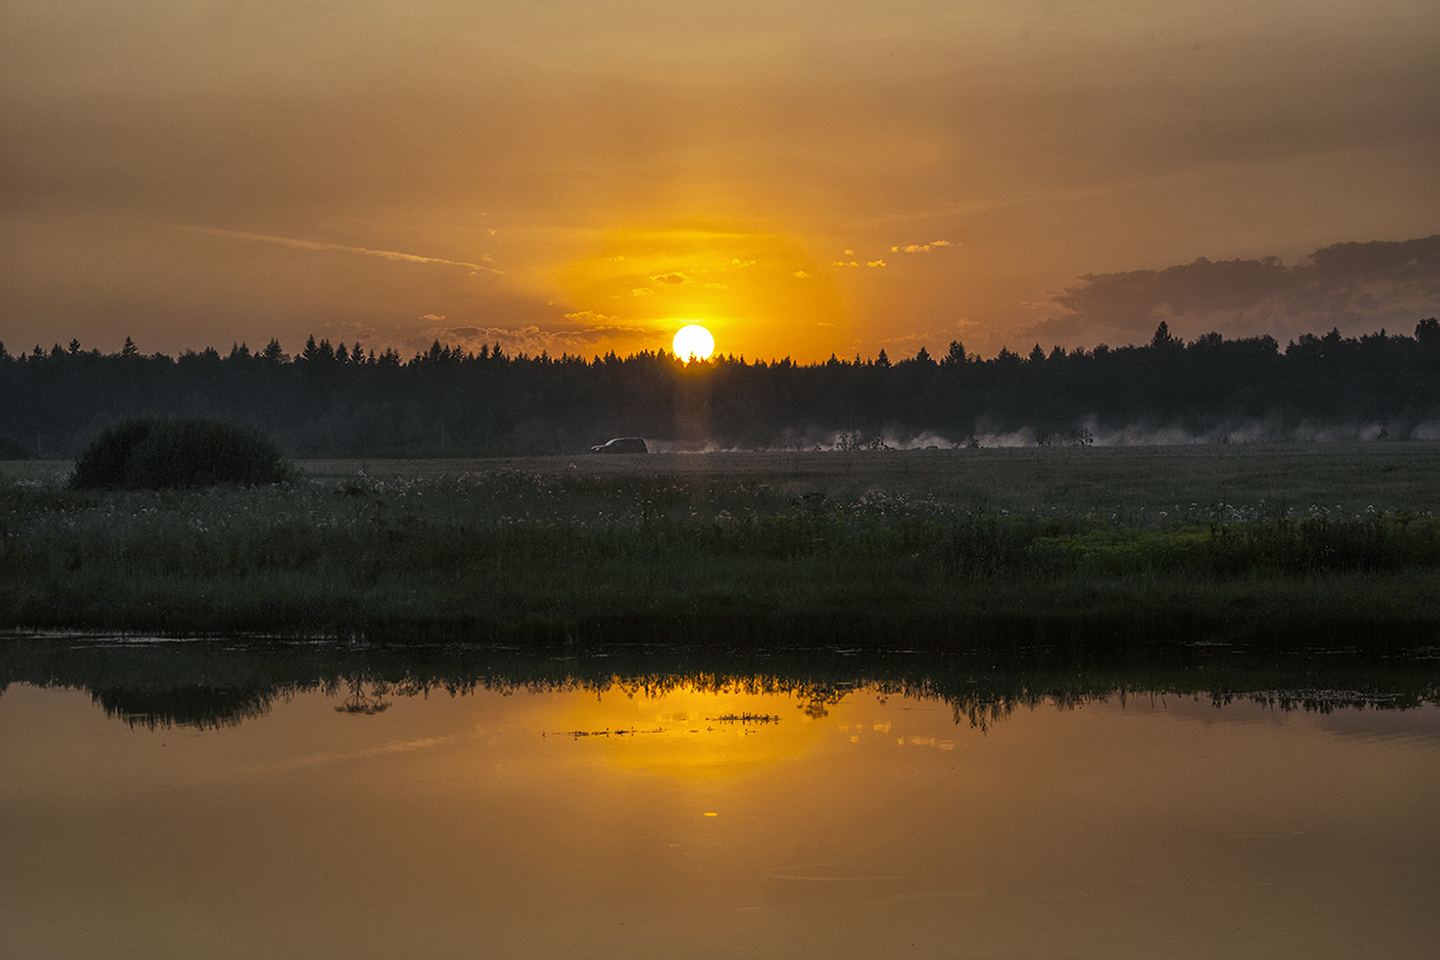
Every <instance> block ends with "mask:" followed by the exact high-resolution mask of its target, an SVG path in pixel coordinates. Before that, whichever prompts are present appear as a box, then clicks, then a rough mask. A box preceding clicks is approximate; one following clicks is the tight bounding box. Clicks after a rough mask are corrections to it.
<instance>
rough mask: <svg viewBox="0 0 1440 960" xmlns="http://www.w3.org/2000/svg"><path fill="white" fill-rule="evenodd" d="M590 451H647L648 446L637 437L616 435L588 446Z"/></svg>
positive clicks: (648, 450)
mask: <svg viewBox="0 0 1440 960" xmlns="http://www.w3.org/2000/svg"><path fill="white" fill-rule="evenodd" d="M590 452H591V453H649V452H650V448H649V447H647V446H645V441H644V440H641V439H640V438H639V437H616V438H615V439H614V440H610V441H607V442H606V443H598V444H596V445H595V446H593V447H591V448H590Z"/></svg>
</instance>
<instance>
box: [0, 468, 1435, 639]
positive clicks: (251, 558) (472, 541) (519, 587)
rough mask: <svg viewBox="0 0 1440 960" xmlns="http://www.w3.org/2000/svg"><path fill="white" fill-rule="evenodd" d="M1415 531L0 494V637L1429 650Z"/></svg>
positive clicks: (520, 478)
mask: <svg viewBox="0 0 1440 960" xmlns="http://www.w3.org/2000/svg"><path fill="white" fill-rule="evenodd" d="M1437 568H1440V520H1437V519H1436V518H1435V517H1433V516H1430V515H1429V514H1425V513H1409V512H1399V511H1394V512H1381V511H1377V510H1374V509H1367V510H1364V511H1357V512H1349V513H1347V512H1344V511H1339V510H1331V509H1328V508H1320V507H1318V506H1312V507H1310V508H1308V509H1306V510H1303V511H1301V510H1294V509H1283V510H1282V509H1277V508H1275V507H1274V506H1271V507H1268V508H1266V507H1262V506H1258V505H1257V506H1244V505H1240V506H1237V505H1233V504H1228V503H1213V504H1210V505H1206V506H1200V505H1196V504H1190V505H1189V506H1186V507H1184V508H1180V507H1178V506H1177V507H1176V508H1175V509H1174V510H1173V511H1168V510H1167V511H1158V512H1157V511H1140V512H1139V513H1129V514H1126V513H1124V512H1123V511H1116V510H1087V509H1082V508H1079V507H1076V506H1067V507H1058V508H1057V507H1056V506H1054V505H1045V504H1041V503H1035V504H1033V505H1031V506H1030V507H1029V508H1024V509H1012V508H1010V507H1005V508H999V509H996V508H992V507H989V506H986V505H983V504H976V503H974V502H973V500H963V499H959V498H955V497H943V496H930V495H926V494H924V493H887V492H885V491H882V490H877V489H866V490H863V491H861V492H858V493H855V494H854V495H849V496H847V495H840V494H835V495H832V494H830V493H826V492H822V491H813V490H812V491H809V492H802V493H797V492H796V491H795V490H794V489H793V486H787V485H784V484H774V483H770V482H767V481H766V480H765V479H764V478H763V476H761V477H754V476H710V477H705V476H676V475H666V474H661V473H649V472H632V473H624V472H621V473H605V472H601V473H588V472H584V471H581V470H578V469H568V468H567V469H563V470H558V471H550V472H542V471H527V470H515V469H498V470H491V471H487V472H476V473H465V474H454V475H437V476H431V477H424V478H414V477H405V476H392V477H388V478H377V477H373V476H369V475H366V474H363V473H356V474H353V475H351V476H348V477H344V478H340V479H331V480H306V479H300V480H294V481H291V482H287V483H282V484H274V485H270V486H262V487H238V486H223V487H209V488H203V489H177V490H159V491H140V490H117V491H93V490H76V489H69V488H66V487H65V486H64V485H62V484H59V483H56V482H53V481H46V480H29V481H20V482H12V483H9V484H6V485H4V486H0V575H3V577H0V579H3V583H0V627H4V628H21V627H72V628H90V629H121V630H160V631H172V632H203V633H236V632H253V633H270V634H296V635H319V636H377V635H380V634H383V633H386V632H387V631H388V632H389V633H391V634H396V635H401V634H412V635H416V636H447V637H449V636H455V637H473V636H483V637H501V636H518V635H526V636H539V635H562V636H563V635H568V634H576V633H586V632H592V633H593V632H599V633H606V632H613V631H619V630H630V631H641V632H646V631H649V632H664V631H667V630H672V629H681V628H683V629H688V630H695V631H699V632H700V633H701V634H703V635H714V636H717V637H723V636H729V635H731V634H733V633H734V632H735V631H737V630H738V631H739V632H740V633H741V634H747V633H748V634H754V635H759V634H765V635H767V636H769V635H778V636H781V637H784V636H791V635H800V636H821V635H833V634H837V633H839V634H845V633H847V632H854V633H857V634H866V633H867V632H868V633H869V634H872V635H874V636H890V635H894V636H901V635H904V634H906V633H907V632H908V633H913V632H915V631H921V630H923V631H927V632H928V634H927V635H935V636H943V635H949V634H955V633H964V632H965V631H967V630H970V629H971V628H973V627H974V626H975V625H976V624H979V623H982V622H994V621H997V620H1013V619H1017V618H1018V619H1020V620H1025V621H1027V622H1030V621H1039V620H1047V619H1048V620H1061V621H1064V620H1074V619H1075V618H1100V619H1106V620H1116V619H1125V618H1129V619H1130V620H1131V621H1133V622H1136V623H1161V622H1164V623H1172V624H1173V623H1181V622H1185V623H1194V624H1205V623H1209V624H1212V625H1218V626H1219V627H1221V628H1223V629H1226V630H1235V629H1241V630H1248V629H1268V626H1269V625H1275V624H1282V623H1289V624H1295V623H1308V622H1312V621H1313V622H1317V623H1319V622H1324V623H1329V624H1332V625H1334V624H1340V625H1343V626H1344V627H1345V628H1346V629H1349V628H1350V627H1351V626H1353V625H1357V624H1358V625H1365V624H1369V625H1371V626H1377V627H1378V626H1379V625H1389V626H1391V627H1398V626H1399V625H1409V626H1408V627H1407V629H1410V628H1414V629H1420V630H1422V631H1423V630H1425V629H1429V630H1431V631H1432V633H1433V630H1434V625H1435V624H1437V623H1440V596H1437V591H1436V589H1435V587H1434V583H1435V577H1434V574H1435V571H1436V570H1437Z"/></svg>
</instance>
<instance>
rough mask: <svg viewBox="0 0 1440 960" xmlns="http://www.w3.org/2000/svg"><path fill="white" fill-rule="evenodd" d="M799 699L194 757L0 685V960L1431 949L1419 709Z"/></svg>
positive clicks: (232, 735) (573, 695) (1417, 952)
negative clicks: (991, 713) (978, 711)
mask: <svg viewBox="0 0 1440 960" xmlns="http://www.w3.org/2000/svg"><path fill="white" fill-rule="evenodd" d="M827 692H829V691H827V690H826V689H821V690H817V691H812V692H810V693H807V692H805V691H799V692H792V693H789V694H782V695H761V694H754V693H746V692H743V691H739V690H731V691H728V692H721V693H714V692H700V691H696V690H695V689H693V688H684V687H682V688H679V689H671V690H669V691H657V694H658V695H656V696H653V697H652V696H649V695H647V694H646V692H645V691H644V690H643V689H637V688H619V687H612V688H611V689H609V690H606V691H605V692H603V693H598V694H597V693H596V692H595V691H594V690H572V691H562V692H540V693H527V692H523V691H522V692H515V693H512V694H508V695H507V694H503V693H499V692H492V691H485V690H480V691H476V692H472V693H469V694H467V695H464V696H458V697H451V696H449V695H447V694H445V693H438V694H437V693H435V692H432V693H431V694H430V695H429V696H428V697H397V696H394V695H390V696H388V697H382V698H380V700H381V702H388V703H389V706H388V707H387V708H386V709H384V710H382V711H379V712H373V713H369V714H366V713H352V712H346V711H343V710H339V711H337V709H336V707H337V706H343V705H344V704H345V702H346V698H345V695H344V692H343V691H342V692H341V693H340V694H339V695H336V696H326V695H324V694H322V693H304V694H297V695H294V696H292V697H291V698H289V699H288V700H285V701H283V702H280V703H277V704H276V705H275V706H274V707H273V709H272V710H271V711H270V712H269V714H268V715H266V716H264V717H261V718H258V719H253V720H247V721H245V722H244V723H242V724H240V725H238V726H232V727H225V728H222V729H219V730H215V729H211V730H204V731H201V730H197V729H194V728H189V727H179V726H175V727H160V728H157V729H155V730H150V729H147V728H145V727H143V726H141V727H132V726H129V725H127V724H125V723H121V722H116V721H115V720H112V719H107V718H106V717H105V714H104V712H103V711H102V710H101V709H100V708H98V707H97V706H95V705H94V704H93V703H92V702H91V700H90V698H89V696H87V695H86V694H84V693H81V692H74V691H62V690H47V689H39V688H36V687H32V686H28V685H24V684H17V685H13V686H11V687H10V688H9V689H8V690H6V691H5V693H4V695H3V696H0V769H3V770H4V771H6V775H5V777H4V778H3V779H0V930H3V932H0V943H3V948H0V952H3V953H4V954H5V955H6V956H10V957H17V958H19V957H38V956H52V955H54V956H70V957H87V956H106V957H131V956H134V957H142V956H143V957H171V956H174V957H179V956H185V957H212V956H215V957H221V956H237V957H239V956H245V957H253V956H270V957H292V956H293V957H302V956H303V957H330V956H335V957H339V956H345V957H351V958H353V957H382V956H383V957H396V956H436V957H441V956H497V957H498V956H506V957H665V958H673V957H717V958H718V957H782V956H783V957H803V956H827V957H890V956H916V957H967V956H977V957H982V956H983V957H991V956H1039V955H1045V956H1048V957H1124V956H1136V957H1139V956H1146V957H1149V956H1155V955H1158V954H1164V955H1166V956H1171V957H1176V956H1178V957H1188V956H1195V957H1200V956H1205V957H1213V956H1231V957H1235V956H1254V957H1267V958H1271V957H1282V956H1297V957H1298V956H1305V957H1329V956H1336V957H1338V956H1360V955H1370V956H1388V957H1422V956H1429V955H1430V952H1429V951H1430V950H1432V949H1433V947H1434V945H1435V944H1436V943H1437V942H1440V920H1437V919H1436V911H1435V910H1434V909H1433V908H1434V904H1436V903H1437V902H1440V879H1437V875H1436V872H1435V870H1434V866H1435V864H1436V863H1437V862H1440V825H1437V820H1436V818H1435V816H1434V811H1435V810H1437V809H1440V710H1437V709H1436V708H1435V707H1434V706H1426V707H1423V708H1421V709H1418V710H1408V711H1375V710H1354V709H1346V710H1339V711H1335V712H1332V713H1329V714H1326V715H1320V714H1315V713H1306V712H1302V711H1290V712H1283V711H1275V710H1269V709H1266V708H1263V707H1261V706H1257V705H1254V704H1250V703H1243V704H1242V703H1237V704H1232V705H1229V706H1226V707H1225V708H1223V709H1217V708H1216V707H1215V706H1213V705H1212V704H1211V703H1210V702H1209V701H1196V700H1194V699H1190V698H1179V699H1177V698H1176V697H1174V696H1170V697H1165V698H1161V697H1156V698H1154V699H1153V700H1152V699H1151V698H1149V697H1143V698H1134V697H1132V698H1130V699H1128V700H1127V701H1126V702H1124V703H1123V704H1122V702H1121V701H1120V699H1119V698H1118V697H1112V698H1110V699H1109V700H1107V701H1105V702H1089V703H1086V704H1084V705H1083V706H1081V707H1079V708H1073V709H1068V708H1067V709H1060V708H1057V707H1055V706H1054V705H1041V706H1039V707H1036V708H1034V709H1028V708H1021V709H1019V710H1017V711H1015V712H1014V713H1013V714H1012V715H1010V716H1009V717H1008V718H1006V719H1004V720H1002V721H1000V722H998V723H995V724H993V725H990V726H989V727H988V729H985V730H981V729H979V728H974V727H971V726H970V724H969V723H968V722H966V721H965V720H963V719H962V720H961V722H960V723H958V724H957V723H956V721H955V716H954V712H953V710H952V708H951V707H950V706H949V705H948V704H946V703H944V702H941V701H938V700H916V699H910V698H906V697H902V696H888V697H887V696H885V695H883V694H881V693H879V692H877V691H876V690H875V689H873V688H867V687H860V688H857V689H853V690H848V691H846V690H839V691H833V692H830V695H828V696H827ZM369 693H371V691H367V695H368V694H369ZM812 694H813V695H812ZM372 702H373V701H372ZM747 715H748V719H745V718H746V716H747ZM729 717H736V718H740V719H735V720H730V719H727V718H729ZM761 718H765V719H761ZM770 718H778V719H770ZM622 731H623V732H622ZM579 734H584V735H579Z"/></svg>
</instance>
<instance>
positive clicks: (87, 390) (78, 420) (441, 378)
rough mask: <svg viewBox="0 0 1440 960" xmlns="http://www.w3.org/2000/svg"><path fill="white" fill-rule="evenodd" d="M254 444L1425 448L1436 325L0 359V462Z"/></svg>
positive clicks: (371, 451) (1439, 425)
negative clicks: (144, 436)
mask: <svg viewBox="0 0 1440 960" xmlns="http://www.w3.org/2000/svg"><path fill="white" fill-rule="evenodd" d="M176 415H184V416H208V417H217V418H225V419H229V420H234V421H238V422H243V423H248V424H252V425H254V426H256V427H259V428H260V429H261V430H263V431H264V432H266V433H267V434H268V435H269V436H271V437H272V438H273V439H274V440H275V441H276V442H277V443H279V444H280V445H281V446H282V447H283V448H284V449H285V450H286V451H287V452H289V453H291V454H292V455H297V456H344V455H364V456H384V455H401V456H416V455H434V454H442V455H443V454H455V455H461V454H463V455H502V454H515V453H578V452H583V451H585V450H587V449H588V448H589V447H590V446H591V445H592V444H595V443H598V442H602V441H604V440H606V439H608V438H610V437H616V436H640V437H645V438H647V439H650V440H653V441H658V442H659V444H660V446H659V449H723V448H746V449H767V448H768V449H815V448H816V447H820V448H825V449H836V448H838V449H857V448H862V447H869V448H881V447H885V446H925V445H940V446H965V445H987V446H988V445H992V444H996V443H1004V444H1007V445H1022V444H1028V445H1035V444H1039V445H1046V444H1077V445H1088V444H1090V443H1094V442H1101V443H1111V442H1119V443H1139V442H1182V441H1188V442H1194V441H1208V442H1241V441H1280V440H1297V439H1312V440H1313V439H1360V440H1374V439H1387V438H1394V439H1429V438H1432V434H1433V435H1434V436H1437V437H1440V321H1437V320H1436V319H1434V318H1427V319H1423V320H1420V321H1419V322H1418V323H1417V325H1416V328H1415V331H1414V335H1413V336H1407V335H1403V334H1387V333H1386V332H1385V331H1384V330H1383V329H1382V330H1380V331H1378V332H1376V333H1373V334H1368V335H1364V336H1361V337H1358V338H1354V337H1343V336H1341V334H1340V333H1339V331H1338V329H1332V330H1331V331H1330V332H1329V333H1327V334H1323V335H1320V336H1316V335H1314V334H1305V335H1303V336H1301V337H1300V338H1299V339H1298V340H1294V341H1291V342H1290V343H1289V344H1287V345H1286V346H1285V347H1284V348H1283V349H1282V348H1281V347H1280V345H1279V343H1278V342H1277V341H1276V340H1275V339H1274V338H1273V337H1270V336H1268V335H1267V336H1258V337H1248V338H1243V339H1233V340H1232V339H1225V338H1224V337H1222V336H1221V335H1220V334H1219V333H1209V334H1206V335H1204V336H1201V337H1199V338H1198V339H1196V340H1194V341H1192V342H1189V343H1186V342H1184V341H1183V340H1181V339H1179V338H1177V337H1175V336H1174V335H1172V334H1171V332H1170V330H1169V329H1168V326H1167V324H1165V323H1164V322H1162V323H1160V325H1159V327H1158V328H1157V329H1156V331H1155V334H1154V336H1153V337H1152V339H1151V340H1150V342H1149V343H1146V344H1144V345H1140V346H1133V345H1132V346H1124V347H1118V348H1110V347H1106V346H1104V345H1100V346H1097V347H1095V348H1094V349H1075V350H1066V349H1065V348H1063V347H1060V346H1055V347H1053V348H1051V349H1050V350H1049V351H1046V350H1045V349H1044V348H1042V347H1041V346H1040V345H1039V344H1038V343H1037V344H1036V345H1035V346H1034V347H1033V348H1032V349H1031V350H1030V351H1029V352H1028V353H1027V354H1023V355H1022V354H1019V353H1015V352H1012V351H1010V350H1009V349H1002V350H1001V351H1000V353H999V354H998V355H997V356H995V357H993V358H990V359H981V358H980V357H978V356H975V355H973V354H969V353H967V352H966V350H965V348H964V347H963V346H962V345H961V344H960V343H958V342H952V343H951V344H950V347H949V350H948V351H947V352H946V354H945V355H944V356H942V357H939V358H936V357H932V356H931V355H930V354H929V353H928V352H927V351H926V350H924V349H923V348H922V349H921V350H920V351H919V352H918V353H917V354H916V355H915V356H913V357H909V358H905V359H901V360H897V361H892V360H891V359H890V358H889V357H888V356H887V355H886V353H885V351H884V350H882V351H880V353H879V355H878V356H876V357H874V358H872V359H863V360H862V359H861V358H860V357H859V356H856V357H854V358H852V359H840V358H838V357H835V356H832V357H831V358H830V359H829V360H828V361H824V362H820V363H812V364H800V363H795V362H792V361H791V360H790V359H789V358H785V359H781V360H778V361H764V360H754V361H747V360H745V359H744V358H743V357H742V358H736V357H734V356H717V357H715V358H713V359H711V360H709V361H704V362H695V363H690V364H685V363H682V362H681V361H680V360H678V359H677V358H676V357H674V356H673V355H671V354H670V353H668V352H666V351H664V350H658V351H653V352H652V351H641V352H639V353H635V354H632V355H629V356H626V357H620V356H617V355H616V354H615V353H613V352H612V353H607V354H605V355H604V356H597V357H593V358H590V359H586V358H584V357H580V356H572V355H568V354H565V355H562V356H559V357H552V356H550V355H548V354H546V353H541V354H539V355H534V356H527V355H526V354H524V353H517V354H515V355H513V356H512V355H510V354H509V353H507V352H506V351H505V349H504V348H503V347H502V346H501V345H500V344H499V343H496V344H495V345H493V346H490V345H486V346H482V347H481V348H480V349H479V350H471V349H465V348H463V347H460V346H454V345H448V344H441V343H440V342H439V341H436V342H435V343H434V344H433V345H432V346H431V347H430V349H429V350H427V351H425V352H422V353H417V354H415V355H414V356H413V357H410V358H409V359H405V358H403V357H402V356H401V355H400V354H399V353H398V352H397V351H396V350H394V349H393V348H392V349H387V350H384V351H383V352H380V353H376V352H375V351H374V350H366V349H365V348H364V345H363V344H360V343H355V344H352V345H347V344H345V343H339V344H332V343H331V342H330V341H329V340H327V339H321V340H319V341H316V339H315V337H314V336H311V337H310V338H309V340H308V341H307V342H306V344H305V345H304V347H303V349H302V350H301V351H300V352H299V353H297V354H296V355H294V356H291V355H289V354H287V353H286V352H285V350H284V348H283V347H282V346H281V344H280V343H279V341H278V340H274V339H272V340H271V341H270V342H269V343H268V344H267V345H266V346H265V347H264V348H263V349H261V350H259V351H251V350H250V349H249V348H248V346H246V345H244V344H235V345H233V346H232V347H231V349H230V351H229V353H228V354H221V353H220V352H219V351H218V350H216V349H214V348H213V347H207V348H206V349H204V350H201V351H198V352H197V351H193V350H187V351H185V352H183V353H181V354H180V355H179V356H178V357H175V358H172V357H170V356H167V355H165V354H162V353H155V354H151V355H145V354H142V353H141V352H140V350H139V349H138V347H137V346H136V345H135V344H134V342H133V341H132V340H131V339H130V338H128V337H127V338H126V341H125V346H124V348H123V349H122V350H121V351H120V352H118V353H113V354H102V353H101V352H100V351H99V350H97V349H91V350H85V349H83V347H82V345H81V344H80V343H79V341H78V340H71V341H70V344H69V346H68V347H62V346H60V345H59V344H56V345H54V346H53V347H52V348H51V349H49V350H45V349H44V348H42V347H40V346H38V345H37V346H36V347H34V349H33V350H31V351H30V352H29V353H24V354H20V355H18V356H15V355H11V354H10V353H9V352H8V351H7V350H6V349H5V348H4V346H3V344H0V448H3V449H0V458H10V459H16V458H23V457H36V456H38V457H50V458H56V457H59V458H66V457H73V456H75V455H77V454H78V452H79V451H80V450H82V449H83V448H84V447H85V445H86V444H87V443H89V442H90V441H91V440H92V439H93V438H95V437H96V436H97V435H99V434H100V433H101V432H102V431H103V430H104V429H105V428H107V427H110V426H113V425H114V424H116V423H119V422H121V421H122V420H124V419H126V418H129V417H135V416H155V417H169V416H176Z"/></svg>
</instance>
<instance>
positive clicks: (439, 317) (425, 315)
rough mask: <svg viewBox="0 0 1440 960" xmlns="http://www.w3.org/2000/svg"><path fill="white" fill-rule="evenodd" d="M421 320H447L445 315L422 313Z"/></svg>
mask: <svg viewBox="0 0 1440 960" xmlns="http://www.w3.org/2000/svg"><path fill="white" fill-rule="evenodd" d="M420 319H421V320H444V319H445V315H444V314H437V313H422V314H421V315H420Z"/></svg>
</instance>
